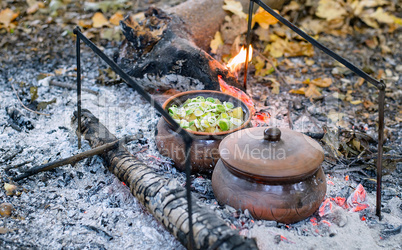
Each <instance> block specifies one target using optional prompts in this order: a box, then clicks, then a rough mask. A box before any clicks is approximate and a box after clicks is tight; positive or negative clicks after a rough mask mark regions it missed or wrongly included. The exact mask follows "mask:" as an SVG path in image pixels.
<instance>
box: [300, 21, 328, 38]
mask: <svg viewBox="0 0 402 250" xmlns="http://www.w3.org/2000/svg"><path fill="white" fill-rule="evenodd" d="M301 26H302V28H303V30H304V31H306V32H307V33H310V34H313V35H318V34H320V33H321V32H323V31H325V29H326V26H325V22H323V21H322V20H318V19H311V18H310V17H307V18H306V19H304V20H303V21H302V23H301Z"/></svg>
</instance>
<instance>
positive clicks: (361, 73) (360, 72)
mask: <svg viewBox="0 0 402 250" xmlns="http://www.w3.org/2000/svg"><path fill="white" fill-rule="evenodd" d="M250 1H254V2H256V3H257V4H258V5H260V6H261V7H262V8H263V9H264V10H266V11H267V12H268V13H269V14H271V15H272V16H274V17H275V18H276V19H278V20H279V21H280V22H281V23H283V24H284V25H286V26H288V27H289V28H290V29H291V30H293V31H294V32H296V33H297V34H298V35H300V36H301V37H303V38H304V39H306V40H307V41H308V42H309V43H311V44H312V45H314V46H315V47H317V48H319V49H320V50H322V51H323V52H324V53H326V54H327V55H329V56H330V57H332V58H334V59H335V60H337V61H338V62H340V63H342V64H343V65H345V66H346V67H347V68H349V69H350V70H352V71H353V72H355V73H356V74H357V75H359V76H360V77H362V78H364V79H365V80H366V81H368V82H369V83H371V84H373V85H374V86H376V87H377V88H378V89H379V90H381V89H385V84H384V83H382V82H380V81H378V80H376V79H374V78H373V77H371V76H370V75H368V74H367V73H366V72H364V71H363V70H361V69H359V68H358V67H356V66H355V65H353V64H352V63H351V62H349V61H348V60H346V59H345V58H343V57H341V56H339V55H338V54H336V53H335V52H333V51H332V50H330V49H328V48H327V47H325V46H324V45H322V44H321V43H319V42H318V41H317V40H315V39H314V38H312V37H311V36H309V35H307V34H306V33H305V32H304V31H302V30H301V29H299V28H298V27H296V26H295V25H294V24H293V23H291V22H289V21H288V20H287V19H285V18H284V17H282V16H281V15H279V14H278V13H276V12H275V11H274V10H273V9H271V8H270V7H269V6H268V5H266V4H265V3H264V2H262V1H261V0H250Z"/></svg>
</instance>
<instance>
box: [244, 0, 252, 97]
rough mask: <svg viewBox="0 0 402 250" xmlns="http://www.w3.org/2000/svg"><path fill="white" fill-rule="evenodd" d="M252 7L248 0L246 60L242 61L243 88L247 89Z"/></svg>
mask: <svg viewBox="0 0 402 250" xmlns="http://www.w3.org/2000/svg"><path fill="white" fill-rule="evenodd" d="M253 8H254V2H253V1H251V0H250V5H249V7H248V23H247V36H246V46H247V47H246V60H245V62H244V82H243V86H244V89H245V90H247V75H248V55H249V53H250V43H251V34H250V33H251V21H252V19H253Z"/></svg>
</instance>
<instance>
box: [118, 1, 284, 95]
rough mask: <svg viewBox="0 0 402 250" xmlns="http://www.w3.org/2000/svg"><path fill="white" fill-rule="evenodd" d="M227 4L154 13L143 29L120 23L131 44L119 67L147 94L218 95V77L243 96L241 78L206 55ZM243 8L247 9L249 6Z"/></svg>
mask: <svg viewBox="0 0 402 250" xmlns="http://www.w3.org/2000/svg"><path fill="white" fill-rule="evenodd" d="M223 2H224V1H223V0H207V1H196V0H190V1H187V2H185V3H183V4H180V5H178V6H176V7H174V8H171V9H168V10H167V12H165V11H163V10H160V9H157V8H149V9H148V10H147V11H146V12H145V19H144V20H142V21H141V22H139V23H137V22H136V21H135V20H134V18H133V17H132V16H128V17H127V18H126V19H125V20H124V21H122V22H121V23H120V24H121V29H122V31H123V34H124V36H125V37H126V39H125V40H124V41H123V43H122V46H121V47H120V53H119V55H118V57H117V59H116V60H117V64H118V65H119V66H120V67H122V68H123V69H124V70H125V71H126V72H127V73H128V74H129V75H130V76H132V77H134V78H136V80H137V82H139V83H140V84H142V86H143V87H144V88H145V89H147V90H167V89H171V88H173V89H177V90H180V91H185V90H195V89H211V90H219V82H218V75H221V76H222V79H223V80H224V81H225V82H226V83H228V84H230V85H232V86H235V87H237V88H240V89H242V90H244V88H243V85H242V84H240V83H239V82H238V80H237V78H236V77H235V76H234V75H233V74H232V73H230V72H229V71H228V69H227V68H226V67H225V66H223V65H222V64H221V63H219V62H218V61H217V60H215V59H214V58H212V57H211V56H210V55H209V54H208V53H207V52H206V51H208V50H209V44H210V41H211V40H212V38H213V36H214V34H215V33H216V31H218V30H219V27H220V25H221V24H222V23H223V20H224V18H225V15H226V14H225V11H224V10H223V9H222V6H223ZM241 2H242V3H243V4H244V5H247V3H248V2H249V1H247V0H241ZM267 2H272V3H278V2H281V3H283V1H282V0H280V1H273V0H269V1H267Z"/></svg>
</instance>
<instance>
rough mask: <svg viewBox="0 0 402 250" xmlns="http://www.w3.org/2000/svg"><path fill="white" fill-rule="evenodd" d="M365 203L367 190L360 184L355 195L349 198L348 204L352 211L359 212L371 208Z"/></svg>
mask: <svg viewBox="0 0 402 250" xmlns="http://www.w3.org/2000/svg"><path fill="white" fill-rule="evenodd" d="M365 201H366V190H364V187H363V185H362V184H359V185H358V186H357V188H356V190H355V191H354V192H353V194H352V195H350V196H349V198H348V200H347V204H348V206H349V207H350V208H351V210H350V211H352V212H358V211H361V210H363V209H366V208H368V207H369V205H368V204H366V203H365Z"/></svg>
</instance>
